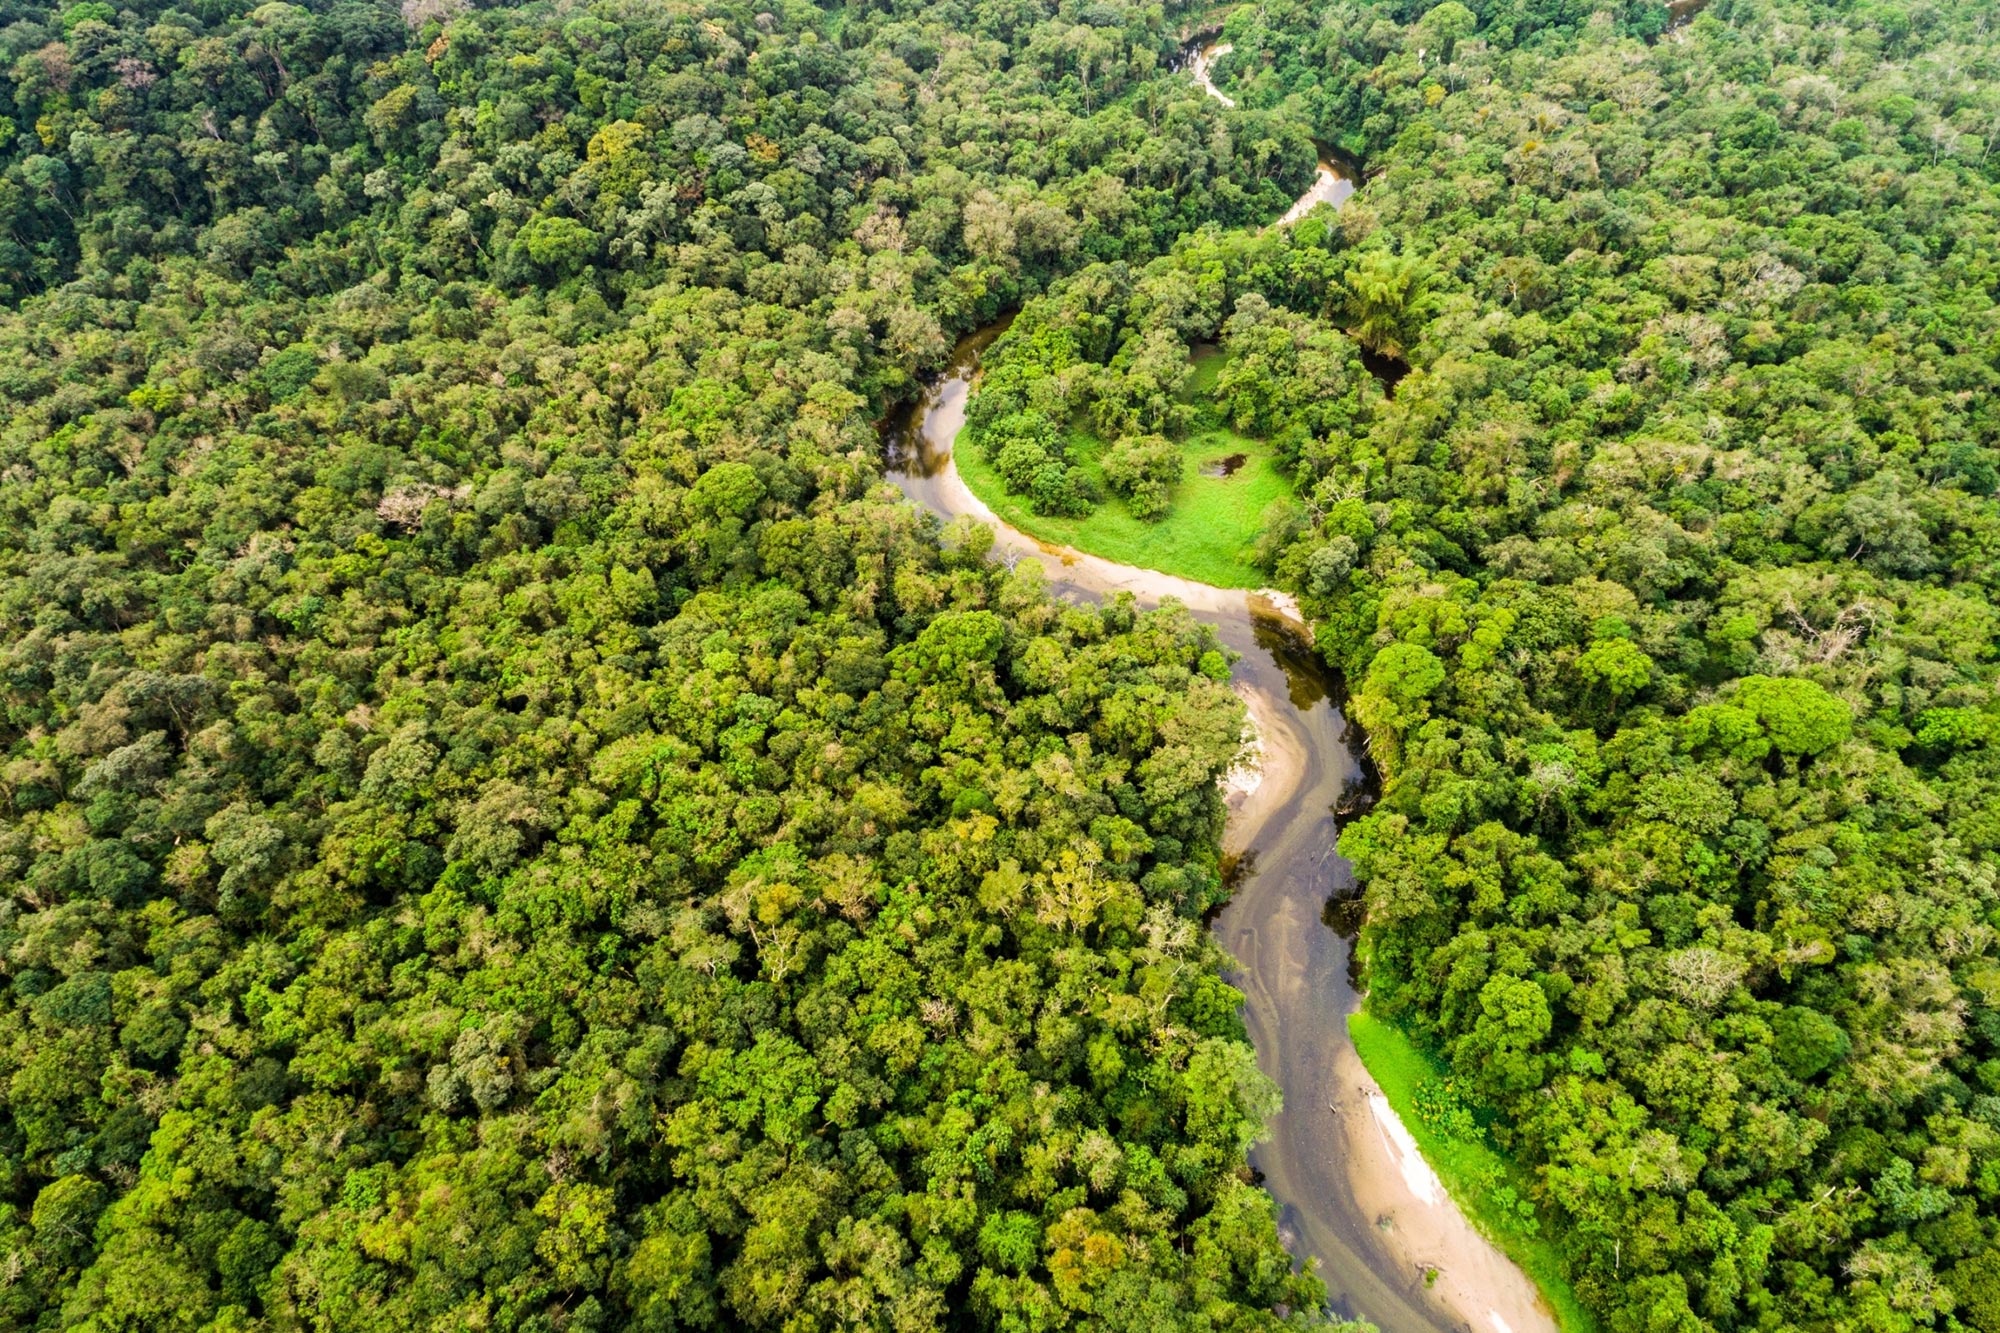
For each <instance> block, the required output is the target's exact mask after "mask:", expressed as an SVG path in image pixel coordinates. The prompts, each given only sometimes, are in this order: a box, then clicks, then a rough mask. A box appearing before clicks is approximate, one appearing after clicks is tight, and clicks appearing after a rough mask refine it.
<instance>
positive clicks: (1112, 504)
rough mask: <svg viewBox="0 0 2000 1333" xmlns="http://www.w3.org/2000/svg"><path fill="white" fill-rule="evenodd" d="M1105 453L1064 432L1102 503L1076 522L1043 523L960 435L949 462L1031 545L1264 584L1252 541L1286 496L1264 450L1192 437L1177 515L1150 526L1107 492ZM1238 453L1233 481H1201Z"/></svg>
mask: <svg viewBox="0 0 2000 1333" xmlns="http://www.w3.org/2000/svg"><path fill="white" fill-rule="evenodd" d="M1103 447H1104V445H1103V442H1102V441H1100V440H1098V439H1097V438H1096V437H1094V436H1091V435H1088V434H1085V433H1084V432H1082V431H1073V432H1071V434H1070V448H1071V450H1072V452H1073V454H1074V456H1075V458H1076V462H1077V465H1078V466H1079V467H1081V468H1082V469H1083V470H1084V472H1085V473H1086V474H1088V475H1089V477H1090V479H1091V480H1092V481H1093V482H1095V483H1096V484H1097V487H1098V489H1099V490H1101V491H1103V492H1104V497H1105V498H1104V503H1102V504H1100V505H1099V506H1098V507H1097V509H1096V510H1095V511H1094V512H1092V513H1090V514H1087V515H1085V516H1084V517H1082V518H1045V517H1043V516H1042V515H1040V514H1037V513H1036V512H1035V511H1034V510H1032V509H1030V508H1029V507H1028V502H1027V497H1025V496H1020V495H1009V494H1007V489H1006V487H1005V486H1003V485H1002V484H1001V481H1000V476H999V474H998V473H996V472H994V471H993V469H992V468H991V467H989V466H987V463H986V460H985V459H984V458H982V457H980V456H979V450H978V449H976V448H974V447H973V446H972V443H971V441H970V440H968V439H966V438H965V437H964V436H963V435H961V436H960V437H959V440H958V443H956V444H954V445H953V446H952V457H953V458H954V459H956V460H957V463H958V474H959V476H961V477H963V478H964V479H965V484H966V485H967V486H968V487H970V488H971V489H972V493H973V494H974V495H976V496H978V497H979V498H980V499H981V500H984V501H985V502H986V504H987V506H988V507H989V508H990V509H992V510H993V512H994V513H995V514H998V515H999V516H1000V517H1001V518H1002V519H1003V520H1005V521H1006V522H1007V523H1010V524H1012V525H1013V526H1014V527H1017V528H1019V529H1020V530H1021V531H1023V532H1025V533H1027V534H1028V535H1029V536H1030V537H1039V538H1040V539H1041V540H1043V541H1045V542H1054V543H1056V544H1058V545H1062V546H1074V547H1075V548H1076V549H1077V550H1079V551H1087V552H1089V553H1090V554H1091V555H1101V556H1103V557H1104V558H1105V559H1107V560H1116V561H1117V562H1119V563H1120V564H1124V565H1137V566H1139V567H1140V568H1141V569H1157V570H1159V571H1161V572H1162V573H1166V574H1177V575H1179V576H1180V577H1181V578H1184V579H1193V580H1195V581H1196V582H1197V583H1207V584H1212V585H1213V586H1215V587H1217V588H1261V587H1263V586H1264V585H1265V584H1266V583H1268V582H1270V580H1269V579H1268V578H1267V577H1266V576H1265V575H1264V573H1263V572H1262V571H1261V570H1259V569H1258V568H1257V567H1256V566H1255V565H1253V564H1251V563H1250V549H1251V543H1253V542H1254V541H1255V540H1256V537H1257V531H1258V529H1259V528H1260V527H1261V526H1262V525H1263V513H1264V509H1265V507H1266V506H1267V505H1269V504H1270V503H1271V502H1272V501H1273V500H1278V499H1282V498H1284V497H1285V496H1287V495H1290V494H1291V493H1292V485H1291V482H1290V481H1289V480H1287V479H1286V477H1285V474H1284V472H1283V471H1282V470H1280V468H1279V466H1278V460H1277V456H1276V452H1275V451H1274V450H1273V449H1272V448H1271V446H1270V445H1268V444H1266V443H1264V442H1263V441H1262V440H1252V439H1248V438H1246V437H1245V436H1242V435H1238V434H1237V433H1236V432H1234V431H1231V430H1223V429H1209V430H1198V431H1196V432H1195V434H1194V435H1193V436H1192V437H1191V438H1190V439H1188V440H1187V441H1186V442H1185V443H1184V444H1183V445H1182V446H1181V447H1182V450H1183V452H1184V453H1185V454H1186V457H1187V460H1188V467H1187V475H1186V476H1184V477H1183V478H1181V481H1180V484H1179V485H1178V486H1176V487H1174V503H1173V507H1172V508H1171V509H1169V510H1168V511H1167V513H1166V516H1165V517H1164V518H1160V519H1157V520H1155V521H1153V522H1147V521H1146V520H1144V519H1139V518H1134V517H1133V516H1132V511H1131V510H1129V509H1127V508H1126V507H1125V502H1124V501H1123V500H1122V499H1120V498H1119V497H1117V496H1115V495H1113V494H1111V488H1110V487H1108V486H1106V485H1105V484H1104V473H1103V470H1102V469H1101V468H1099V467H1098V464H1097V455H1098V452H1099V451H1100V450H1101V449H1102V448H1103ZM1239 453H1240V454H1246V455H1248V459H1247V461H1245V463H1244V464H1243V466H1242V467H1240V468H1238V469H1237V470H1236V474H1235V475H1234V476H1229V477H1204V476H1202V475H1201V465H1202V464H1203V463H1208V462H1213V461H1215V460H1217V459H1222V458H1227V457H1228V456H1229V455H1231V454H1239Z"/></svg>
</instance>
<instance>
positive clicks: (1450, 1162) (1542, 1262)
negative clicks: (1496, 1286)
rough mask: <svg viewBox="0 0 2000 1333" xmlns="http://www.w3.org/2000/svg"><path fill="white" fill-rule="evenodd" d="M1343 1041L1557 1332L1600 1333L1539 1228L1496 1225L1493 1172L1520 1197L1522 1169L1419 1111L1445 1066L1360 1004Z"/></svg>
mask: <svg viewBox="0 0 2000 1333" xmlns="http://www.w3.org/2000/svg"><path fill="white" fill-rule="evenodd" d="M1347 1035H1348V1040H1349V1041H1351V1042H1352V1043H1353V1045H1354V1053H1355V1054H1356V1055H1358V1056H1359V1057H1360V1058H1361V1064H1362V1066H1363V1067H1364V1068H1365V1069H1367V1071H1368V1074H1369V1076H1370V1077H1371V1078H1373V1079H1374V1080H1375V1083H1376V1085H1377V1086H1378V1087H1380V1088H1381V1090H1382V1095H1383V1097H1385V1098H1387V1099H1388V1102H1389V1109H1390V1110H1392V1111H1394V1112H1395V1113H1396V1118H1397V1119H1398V1120H1400V1121H1402V1123H1403V1127H1404V1128H1405V1129H1406V1130H1407V1131H1408V1132H1409V1135H1410V1137H1411V1138H1412V1139H1414V1140H1415V1141H1416V1144H1417V1150H1418V1151H1419V1152H1421V1153H1422V1154H1423V1157H1424V1160H1425V1161H1426V1162H1428V1163H1430V1166H1431V1169H1432V1170H1433V1171H1435V1172H1436V1173H1437V1176H1438V1179H1439V1181H1441V1182H1442V1183H1443V1185H1444V1188H1445V1192H1446V1193H1447V1194H1449V1195H1450V1196H1451V1200H1452V1202H1453V1203H1454V1204H1456V1205H1457V1207H1458V1210H1459V1212H1460V1213H1462V1214H1464V1216H1465V1217H1466V1218H1468V1219H1469V1220H1470V1221H1471V1222H1472V1224H1473V1226H1475V1227H1476V1228H1478V1230H1479V1232H1480V1234H1482V1235H1484V1236H1485V1237H1486V1239H1487V1240H1489V1241H1491V1242H1492V1243H1493V1245H1494V1246H1495V1247H1496V1248H1497V1249H1498V1250H1499V1251H1500V1252H1501V1253H1502V1254H1504V1255H1506V1256H1507V1258H1509V1259H1510V1260H1512V1261H1513V1262H1514V1265H1515V1266H1516V1267H1518V1268H1519V1269H1520V1270H1521V1271H1522V1272H1524V1273H1526V1274H1527V1275H1528V1279H1529V1281H1531V1282H1533V1283H1534V1284H1535V1286H1536V1288H1537V1289H1538V1290H1540V1292H1541V1293H1542V1299H1543V1300H1545V1301H1546V1302H1548V1305H1549V1308H1550V1309H1551V1310H1553V1311H1554V1312H1555V1317H1556V1323H1557V1324H1558V1325H1560V1326H1561V1328H1562V1330H1563V1333H1601V1330H1600V1327H1599V1325H1598V1322H1597V1320H1596V1318H1595V1317H1594V1316H1592V1314H1591V1313H1590V1311H1589V1310H1587V1309H1586V1308H1585V1307H1584V1304H1583V1302H1582V1300H1581V1299H1580V1298H1579V1297H1578V1296H1577V1294H1576V1289H1575V1288H1574V1287H1572V1286H1571V1285H1570V1283H1569V1279H1568V1278H1567V1277H1566V1276H1565V1275H1564V1274H1563V1271H1562V1259H1561V1256H1560V1255H1558V1254H1557V1252H1556V1247H1555V1244H1554V1242H1553V1241H1551V1240H1550V1239H1549V1238H1548V1237H1547V1236H1545V1235H1543V1234H1542V1230H1541V1228H1540V1226H1539V1224H1538V1225H1537V1227H1536V1229H1535V1231H1534V1233H1533V1234H1532V1235H1525V1236H1524V1235H1522V1234H1521V1232H1520V1231H1519V1230H1518V1229H1514V1228H1503V1227H1501V1226H1499V1225H1497V1220H1498V1218H1499V1217H1500V1216H1501V1205H1500V1203H1499V1201H1497V1200H1496V1199H1495V1198H1494V1191H1493V1187H1492V1186H1491V1185H1490V1184H1489V1182H1490V1181H1492V1180H1493V1179H1494V1178H1495V1177H1496V1176H1497V1177H1498V1178H1499V1180H1500V1181H1501V1183H1503V1184H1505V1185H1509V1186H1511V1187H1512V1188H1513V1189H1514V1190H1515V1191H1516V1193H1517V1194H1518V1195H1520V1196H1522V1197H1526V1195H1527V1192H1528V1185H1529V1181H1528V1178H1527V1173H1526V1172H1525V1171H1523V1170H1522V1169H1521V1168H1520V1167H1519V1166H1518V1165H1517V1164H1516V1163H1515V1162H1514V1161H1513V1160H1512V1159H1510V1158H1508V1157H1507V1156H1506V1155H1505V1154H1503V1153H1501V1152H1499V1151H1498V1150H1497V1149H1495V1148H1494V1147H1493V1146H1492V1145H1491V1144H1490V1143H1486V1142H1483V1141H1482V1142H1478V1143H1467V1142H1463V1141H1460V1140H1447V1139H1445V1138H1443V1137H1442V1136H1440V1135H1438V1134H1436V1133H1435V1132H1433V1131H1432V1130H1431V1128H1430V1127H1429V1126H1428V1125H1426V1124H1425V1123H1424V1121H1423V1118H1422V1117H1421V1116H1419V1115H1418V1114H1417V1106H1416V1094H1417V1088H1418V1086H1419V1085H1420V1084H1422V1083H1423V1081H1424V1080H1425V1079H1427V1078H1433V1077H1443V1076H1446V1075H1448V1074H1449V1073H1450V1072H1451V1071H1450V1070H1449V1069H1447V1068H1446V1067H1445V1066H1444V1065H1443V1064H1441V1063H1439V1062H1438V1061H1437V1060H1436V1059H1435V1058H1433V1057H1432V1056H1431V1055H1429V1054H1428V1053H1427V1052H1425V1051H1424V1050H1423V1048H1421V1047H1420V1046H1418V1045H1417V1044H1416V1042H1414V1041H1413V1040H1411V1039H1410V1036H1409V1034H1407V1033H1405V1032H1404V1031H1403V1030H1402V1029H1401V1028H1399V1027H1397V1026H1396V1025H1394V1024H1393V1023H1388V1022H1385V1021H1383V1020H1382V1019H1379V1018H1377V1017H1375V1016H1374V1015H1373V1014H1371V1013H1369V1012H1368V1010H1367V1008H1366V1007H1365V1006H1364V1007H1363V1008H1361V1009H1358V1010H1356V1011H1355V1012H1354V1013H1351V1014H1349V1015H1348V1016H1347Z"/></svg>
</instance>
